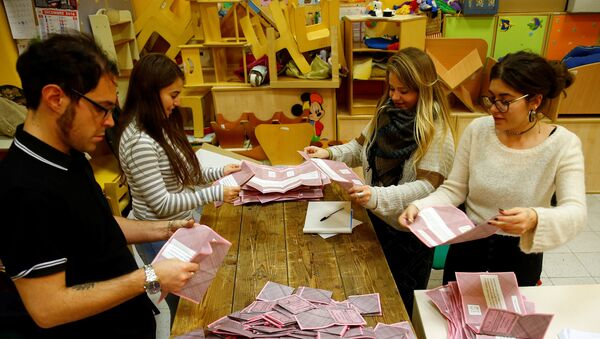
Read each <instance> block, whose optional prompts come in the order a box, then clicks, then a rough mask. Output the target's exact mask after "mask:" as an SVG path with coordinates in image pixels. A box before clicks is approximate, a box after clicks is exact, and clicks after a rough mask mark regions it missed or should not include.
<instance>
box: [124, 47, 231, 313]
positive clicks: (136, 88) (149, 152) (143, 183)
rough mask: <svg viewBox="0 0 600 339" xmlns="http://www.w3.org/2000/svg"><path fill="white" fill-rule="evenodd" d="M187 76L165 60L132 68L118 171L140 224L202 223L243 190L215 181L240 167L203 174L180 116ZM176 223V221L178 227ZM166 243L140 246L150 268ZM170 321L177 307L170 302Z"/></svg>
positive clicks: (151, 59) (151, 58)
mask: <svg viewBox="0 0 600 339" xmlns="http://www.w3.org/2000/svg"><path fill="white" fill-rule="evenodd" d="M183 79H184V74H183V72H182V71H181V70H180V69H179V67H178V66H177V64H175V62H173V61H172V60H171V59H169V58H168V57H166V56H165V55H164V54H157V53H150V54H147V55H145V56H143V57H142V58H141V59H140V60H139V61H138V63H137V64H136V65H135V67H134V68H133V71H132V72H131V78H130V81H129V88H128V90H127V98H126V99H125V105H124V108H123V117H124V122H123V125H122V127H124V130H123V131H122V132H121V133H120V136H119V165H120V166H121V169H122V170H123V173H124V175H125V177H126V179H127V184H128V185H129V189H130V192H131V197H132V200H133V201H132V211H131V214H130V216H131V217H133V218H134V219H137V220H189V219H192V218H194V219H196V221H198V219H199V213H194V212H195V211H197V210H199V208H200V207H201V206H202V205H204V204H206V203H210V202H214V201H225V202H232V201H233V200H235V199H236V198H237V197H238V193H239V191H240V188H239V187H237V186H235V187H228V186H221V185H214V186H207V184H210V183H211V182H212V181H214V180H216V179H218V178H220V177H222V176H224V175H228V174H230V173H233V172H236V171H238V170H239V166H238V165H226V166H224V167H221V168H201V167H200V163H199V162H198V159H197V158H196V155H195V154H194V151H193V150H192V147H191V145H190V144H189V142H188V141H187V138H186V135H185V133H184V131H183V120H182V117H181V113H180V112H179V110H178V106H179V94H180V93H181V91H182V88H183ZM174 222H175V221H174ZM163 244H164V241H160V242H153V243H143V244H137V245H136V249H137V251H138V253H139V254H140V257H141V258H142V260H143V261H144V263H146V264H148V263H150V262H151V261H152V260H153V259H154V257H155V256H156V255H157V254H158V251H160V249H161V247H162V245H163ZM167 302H169V306H170V308H171V313H172V314H171V319H173V317H174V315H175V310H176V305H177V304H176V303H175V302H174V301H172V300H170V299H167Z"/></svg>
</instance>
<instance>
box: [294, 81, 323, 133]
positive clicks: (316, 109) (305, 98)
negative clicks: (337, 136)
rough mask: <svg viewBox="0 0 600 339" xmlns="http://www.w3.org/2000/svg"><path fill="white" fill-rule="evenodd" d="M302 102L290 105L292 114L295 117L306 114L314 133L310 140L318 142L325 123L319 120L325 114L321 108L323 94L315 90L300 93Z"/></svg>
mask: <svg viewBox="0 0 600 339" xmlns="http://www.w3.org/2000/svg"><path fill="white" fill-rule="evenodd" d="M300 100H302V104H295V105H293V106H292V114H293V115H294V116H296V117H302V116H307V117H308V122H309V123H310V124H311V125H313V127H314V129H315V134H314V135H313V137H312V139H311V142H318V141H319V140H321V134H322V133H323V128H325V125H323V123H322V122H321V121H320V120H321V119H322V118H323V117H324V116H325V109H323V96H321V94H319V93H317V92H312V93H307V92H306V93H302V95H300Z"/></svg>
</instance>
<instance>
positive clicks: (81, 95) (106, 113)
mask: <svg viewBox="0 0 600 339" xmlns="http://www.w3.org/2000/svg"><path fill="white" fill-rule="evenodd" d="M71 92H73V93H75V94H77V95H78V96H80V97H82V98H83V99H85V100H86V101H87V102H89V103H90V104H92V105H94V106H95V107H96V108H97V109H99V110H100V111H101V112H103V113H104V115H103V119H106V116H108V114H109V113H110V115H111V116H112V113H113V111H114V110H115V106H113V107H111V108H106V107H104V106H102V105H100V104H99V103H98V102H96V101H94V100H92V99H90V98H88V97H86V96H85V95H84V94H83V93H80V92H78V91H76V90H74V89H71Z"/></svg>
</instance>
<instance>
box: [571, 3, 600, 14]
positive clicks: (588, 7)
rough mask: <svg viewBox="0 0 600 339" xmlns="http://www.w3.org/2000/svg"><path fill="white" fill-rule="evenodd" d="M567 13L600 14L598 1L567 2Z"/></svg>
mask: <svg viewBox="0 0 600 339" xmlns="http://www.w3.org/2000/svg"><path fill="white" fill-rule="evenodd" d="M567 12H571V13H600V1H598V0H569V2H568V3H567Z"/></svg>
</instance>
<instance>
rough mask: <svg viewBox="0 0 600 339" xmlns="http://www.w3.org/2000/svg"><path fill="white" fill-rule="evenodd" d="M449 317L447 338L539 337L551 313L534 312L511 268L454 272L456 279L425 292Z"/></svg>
mask: <svg viewBox="0 0 600 339" xmlns="http://www.w3.org/2000/svg"><path fill="white" fill-rule="evenodd" d="M426 294H427V296H428V297H429V298H430V299H431V301H432V302H433V303H434V305H435V306H436V307H437V308H438V310H439V311H440V312H441V313H442V315H443V316H444V317H446V319H447V320H448V338H450V339H459V338H460V339H462V338H473V337H477V338H496V336H502V337H512V338H530V339H542V338H544V335H545V333H546V331H547V330H548V326H550V321H551V320H552V317H553V315H552V314H540V313H534V309H535V306H534V305H530V304H531V303H530V302H527V301H526V300H525V299H524V298H523V297H522V296H521V293H520V291H519V287H518V285H517V279H516V277H515V274H514V273H513V272H497V273H487V272H481V273H464V272H457V273H456V282H454V281H451V282H449V283H448V285H445V286H441V287H438V288H436V289H433V290H429V291H427V292H426Z"/></svg>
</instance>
